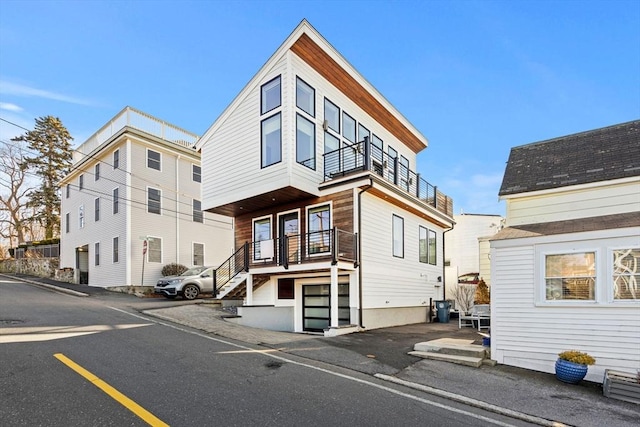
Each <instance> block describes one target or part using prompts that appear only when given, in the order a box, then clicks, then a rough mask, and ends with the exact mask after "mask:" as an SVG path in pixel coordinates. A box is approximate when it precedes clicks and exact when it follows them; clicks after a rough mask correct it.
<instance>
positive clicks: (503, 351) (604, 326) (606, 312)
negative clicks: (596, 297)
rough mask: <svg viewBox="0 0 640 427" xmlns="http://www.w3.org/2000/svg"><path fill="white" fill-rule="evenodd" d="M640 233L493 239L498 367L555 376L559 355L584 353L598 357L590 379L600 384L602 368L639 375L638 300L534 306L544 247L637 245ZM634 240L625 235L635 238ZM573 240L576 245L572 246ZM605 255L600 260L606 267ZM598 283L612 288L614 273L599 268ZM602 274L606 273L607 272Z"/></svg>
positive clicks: (493, 326) (493, 324) (493, 325)
mask: <svg viewBox="0 0 640 427" xmlns="http://www.w3.org/2000/svg"><path fill="white" fill-rule="evenodd" d="M639 234H640V229H627V230H614V231H611V232H609V236H603V232H598V233H581V234H580V235H564V236H553V237H554V240H551V239H549V238H548V237H547V238H530V239H514V240H502V241H493V242H492V243H491V246H492V249H491V270H492V275H493V284H492V287H491V313H492V314H491V316H492V318H491V343H492V348H491V351H492V358H493V359H495V360H497V361H498V363H504V364H507V365H513V366H520V367H524V368H528V369H536V370H540V371H545V372H554V363H555V360H556V358H557V354H558V353H560V352H561V351H564V350H571V349H576V350H580V351H586V352H588V353H589V354H591V355H592V356H594V357H595V358H596V359H597V362H596V365H594V366H592V367H590V368H589V373H588V376H587V379H588V380H591V381H597V382H602V379H603V374H604V369H607V368H611V369H618V370H623V371H630V372H635V370H636V369H640V301H636V302H628V303H619V302H618V303H607V302H606V301H597V302H595V303H593V302H591V303H588V302H587V303H583V304H580V303H578V304H575V303H574V304H562V305H553V304H548V303H547V304H540V303H538V304H537V303H536V292H538V289H539V286H542V284H541V283H536V281H538V282H540V281H541V280H542V279H541V278H537V277H538V275H537V274H536V270H535V269H536V268H538V266H539V265H540V264H539V263H540V262H541V261H540V260H539V259H537V257H536V246H537V245H540V244H545V243H546V244H548V243H553V242H555V243H557V244H558V245H562V244H563V242H566V245H567V247H569V246H570V245H575V244H577V243H579V242H580V241H582V242H588V243H587V244H589V245H601V246H606V247H613V246H619V245H623V246H626V245H632V246H634V247H638V245H640V242H639V241H638V240H639V239H638V237H637V236H638V235H639ZM633 235H635V236H636V237H635V238H634V237H627V236H633ZM571 242H572V243H571ZM607 259H608V258H606V257H604V256H603V257H602V258H601V262H602V263H604V264H606V262H607ZM600 267H601V268H599V270H598V272H597V274H598V284H597V286H600V287H607V286H611V277H610V271H607V269H606V268H604V267H603V266H602V264H601V265H600ZM603 270H604V271H603Z"/></svg>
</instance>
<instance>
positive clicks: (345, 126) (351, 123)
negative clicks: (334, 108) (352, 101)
mask: <svg viewBox="0 0 640 427" xmlns="http://www.w3.org/2000/svg"><path fill="white" fill-rule="evenodd" d="M342 136H344V137H345V138H346V139H347V140H349V141H350V142H356V121H355V119H354V118H353V117H351V116H350V115H348V114H347V113H345V112H344V111H343V112H342Z"/></svg>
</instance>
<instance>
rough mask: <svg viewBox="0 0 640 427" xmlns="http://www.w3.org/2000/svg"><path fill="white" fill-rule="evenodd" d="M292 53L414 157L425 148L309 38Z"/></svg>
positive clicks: (299, 42) (294, 45)
mask: <svg viewBox="0 0 640 427" xmlns="http://www.w3.org/2000/svg"><path fill="white" fill-rule="evenodd" d="M291 51H292V52H293V53H295V54H296V55H298V56H299V57H300V58H301V59H302V60H304V61H305V62H306V63H307V64H309V65H310V66H311V67H312V68H313V69H314V70H316V71H317V72H318V73H319V74H320V75H322V76H323V77H324V78H325V79H327V80H328V81H329V82H331V84H333V85H334V86H335V87H337V88H338V89H340V91H341V92H342V93H344V94H345V95H346V96H348V97H349V98H350V99H351V100H352V101H353V102H354V103H356V104H357V105H358V106H359V107H360V108H362V109H363V110H364V111H365V112H367V114H369V115H370V116H371V117H373V118H374V119H375V120H376V121H377V122H378V123H379V124H381V125H382V126H384V127H385V128H386V129H388V130H389V132H391V133H392V134H393V135H395V136H396V137H397V138H398V139H399V140H400V141H402V142H403V143H404V144H405V145H407V146H408V147H410V148H411V149H412V150H413V151H414V152H415V153H418V152H420V151H421V150H423V149H424V148H426V145H425V144H424V143H423V142H422V141H421V140H420V139H419V138H418V137H416V135H415V134H414V133H413V132H411V131H410V130H409V129H408V128H407V127H406V126H405V125H404V124H402V123H401V122H400V121H399V120H398V119H397V118H396V117H395V116H394V115H393V114H391V112H389V110H387V109H386V108H385V107H384V106H383V105H382V104H381V103H380V102H379V101H378V100H377V99H376V98H375V97H374V96H373V95H372V94H371V93H369V92H368V91H367V90H366V89H365V88H364V87H363V86H362V85H361V84H360V83H358V82H357V81H356V79H355V78H353V77H352V76H351V75H350V74H349V73H348V72H347V71H346V70H345V69H344V68H342V67H341V66H340V65H338V63H337V62H336V61H335V60H334V59H333V58H331V57H330V56H329V55H328V54H327V53H326V52H325V51H324V50H323V49H322V48H320V46H318V45H317V44H316V43H315V42H314V41H313V40H311V38H310V37H309V36H307V35H306V34H303V35H301V36H300V38H299V39H298V40H297V41H296V42H295V43H294V44H293V45H292V46H291Z"/></svg>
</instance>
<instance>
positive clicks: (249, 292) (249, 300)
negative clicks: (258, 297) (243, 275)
mask: <svg viewBox="0 0 640 427" xmlns="http://www.w3.org/2000/svg"><path fill="white" fill-rule="evenodd" d="M246 285H247V298H246V300H245V305H253V275H252V274H251V273H247V283H246Z"/></svg>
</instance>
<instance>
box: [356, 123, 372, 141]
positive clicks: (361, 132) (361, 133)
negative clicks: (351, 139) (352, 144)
mask: <svg viewBox="0 0 640 427" xmlns="http://www.w3.org/2000/svg"><path fill="white" fill-rule="evenodd" d="M365 137H367V138H369V139H371V132H369V129H367V128H366V127H364V126H362V124H358V142H362V141H364V138H365Z"/></svg>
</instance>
